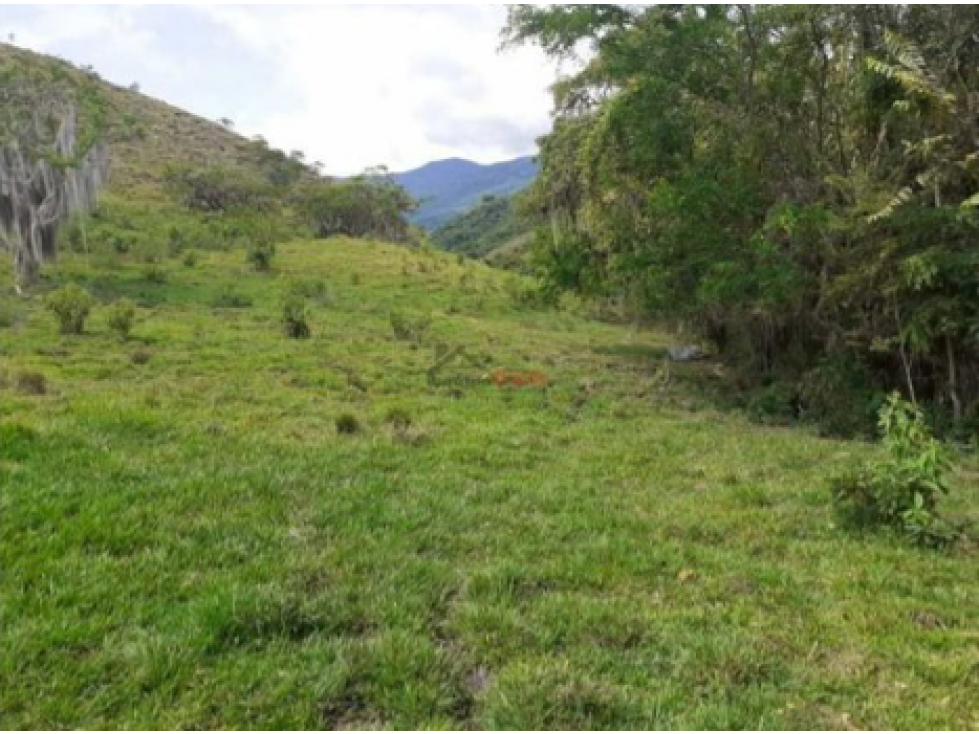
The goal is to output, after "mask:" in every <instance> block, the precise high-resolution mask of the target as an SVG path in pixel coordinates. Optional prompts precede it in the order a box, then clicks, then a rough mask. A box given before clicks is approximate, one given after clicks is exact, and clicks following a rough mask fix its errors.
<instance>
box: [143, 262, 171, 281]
mask: <svg viewBox="0 0 979 734" xmlns="http://www.w3.org/2000/svg"><path fill="white" fill-rule="evenodd" d="M143 279H144V280H145V281H146V282H147V283H155V284H157V285H160V284H162V283H166V282H167V271H166V270H164V269H163V268H162V267H160V266H159V265H158V264H156V263H150V264H149V265H147V266H146V267H145V268H143Z"/></svg>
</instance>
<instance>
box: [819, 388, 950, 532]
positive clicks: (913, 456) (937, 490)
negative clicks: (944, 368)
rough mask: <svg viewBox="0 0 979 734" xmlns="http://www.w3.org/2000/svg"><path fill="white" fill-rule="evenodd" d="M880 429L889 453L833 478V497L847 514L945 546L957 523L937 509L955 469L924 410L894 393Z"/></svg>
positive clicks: (842, 511) (862, 520) (882, 414)
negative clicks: (893, 527) (954, 524)
mask: <svg viewBox="0 0 979 734" xmlns="http://www.w3.org/2000/svg"><path fill="white" fill-rule="evenodd" d="M880 430H881V434H882V436H883V444H884V449H885V451H886V453H887V456H886V457H885V458H884V459H883V460H882V461H878V462H875V463H873V464H869V465H868V466H866V467H864V468H862V469H860V470H858V471H856V472H852V473H849V474H846V475H843V476H840V477H837V478H835V479H834V480H833V482H832V491H833V499H834V501H835V503H836V505H837V507H838V509H839V510H840V511H841V513H842V514H843V515H844V516H845V517H846V518H848V519H852V520H854V521H856V522H859V523H867V524H887V525H891V526H895V527H898V528H900V529H901V530H903V531H904V532H905V533H906V534H907V535H908V537H910V538H911V539H912V540H914V541H915V542H917V543H920V544H922V545H931V546H937V545H945V544H947V543H948V542H950V541H951V540H952V539H954V537H955V533H954V531H953V528H952V527H951V526H950V525H949V524H948V523H947V522H946V521H945V520H943V519H942V518H941V517H940V516H939V514H938V500H939V498H940V497H941V496H943V495H945V494H948V474H949V471H950V469H951V462H950V460H949V457H948V454H947V452H946V450H945V449H944V448H943V447H942V445H941V444H940V443H939V442H938V440H937V439H935V438H934V437H933V436H932V434H931V432H930V431H929V429H928V426H927V424H926V423H925V419H924V416H923V415H922V413H921V411H920V409H918V408H917V407H915V406H913V405H911V404H909V403H907V402H906V401H904V400H902V399H901V398H900V397H899V396H897V395H892V396H891V397H890V398H889V399H888V401H887V403H886V404H885V405H884V406H883V408H881V412H880Z"/></svg>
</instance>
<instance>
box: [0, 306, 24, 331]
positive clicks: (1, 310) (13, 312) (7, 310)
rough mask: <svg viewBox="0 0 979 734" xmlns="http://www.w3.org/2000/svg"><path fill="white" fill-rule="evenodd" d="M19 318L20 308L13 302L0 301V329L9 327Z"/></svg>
mask: <svg viewBox="0 0 979 734" xmlns="http://www.w3.org/2000/svg"><path fill="white" fill-rule="evenodd" d="M20 318H21V312H20V309H19V308H18V307H17V306H16V305H15V304H14V303H10V302H0V329H9V328H10V327H11V326H13V325H14V324H16V323H17V322H18V321H19V320H20Z"/></svg>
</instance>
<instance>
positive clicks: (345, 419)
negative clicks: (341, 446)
mask: <svg viewBox="0 0 979 734" xmlns="http://www.w3.org/2000/svg"><path fill="white" fill-rule="evenodd" d="M336 426H337V433H339V434H343V435H352V434H354V433H360V421H359V420H358V419H357V416H355V415H352V414H350V413H341V414H340V415H338V416H337V420H336Z"/></svg>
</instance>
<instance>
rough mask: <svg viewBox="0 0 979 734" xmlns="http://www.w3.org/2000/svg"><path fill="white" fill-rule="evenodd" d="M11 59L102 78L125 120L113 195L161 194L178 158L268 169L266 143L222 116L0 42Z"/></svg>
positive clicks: (113, 164)
mask: <svg viewBox="0 0 979 734" xmlns="http://www.w3.org/2000/svg"><path fill="white" fill-rule="evenodd" d="M10 60H16V61H17V62H19V63H22V64H28V65H41V66H46V67H49V68H58V69H62V70H64V71H66V72H67V73H69V74H70V75H74V76H76V77H81V76H82V75H87V76H88V77H90V78H93V79H95V80H96V81H97V88H98V89H99V91H100V93H101V94H102V96H103V98H104V99H105V101H106V103H107V105H108V108H109V110H110V111H111V117H112V119H113V120H114V121H115V122H116V123H119V122H121V121H125V124H124V125H122V126H121V128H122V129H120V130H118V131H117V132H116V134H114V135H112V136H111V137H110V140H109V141H108V146H109V156H110V171H109V180H108V193H109V194H110V195H112V194H120V195H123V196H124V197H125V198H128V199H137V198H147V197H149V198H153V199H158V198H159V197H160V188H161V185H162V180H163V174H164V172H165V171H166V169H167V167H168V166H172V165H175V164H176V165H179V164H191V165H194V166H221V167H231V168H242V169H244V170H246V171H249V172H251V173H253V174H255V175H257V176H263V175H264V170H263V163H264V161H263V158H262V155H261V154H262V153H263V152H265V149H264V147H263V146H260V145H258V144H256V143H255V142H254V141H251V140H249V139H247V138H245V137H243V136H241V135H239V134H237V133H235V132H234V131H233V130H230V129H228V128H226V127H225V126H223V125H221V124H219V123H217V122H213V121H211V120H206V119H204V118H202V117H199V116H197V115H194V114H191V113H190V112H186V111H184V110H181V109H179V108H177V107H173V106H172V105H169V104H167V103H166V102H162V101H160V100H157V99H153V98H152V97H148V96H146V95H144V94H141V93H140V92H138V91H135V90H133V89H128V88H126V87H121V86H117V85H115V84H112V83H110V82H107V81H105V80H102V79H99V78H98V76H97V74H96V73H95V72H94V71H88V70H82V69H79V68H77V67H75V66H74V65H72V64H70V63H68V62H66V61H63V60H60V59H56V58H54V57H51V56H44V55H41V54H36V53H33V52H31V51H27V50H24V49H21V48H17V47H15V46H11V45H10V44H5V43H0V64H2V63H4V62H5V61H10ZM306 175H310V176H311V175H312V174H309V173H307V174H306Z"/></svg>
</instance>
